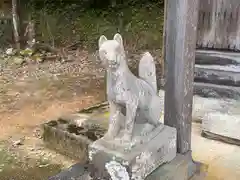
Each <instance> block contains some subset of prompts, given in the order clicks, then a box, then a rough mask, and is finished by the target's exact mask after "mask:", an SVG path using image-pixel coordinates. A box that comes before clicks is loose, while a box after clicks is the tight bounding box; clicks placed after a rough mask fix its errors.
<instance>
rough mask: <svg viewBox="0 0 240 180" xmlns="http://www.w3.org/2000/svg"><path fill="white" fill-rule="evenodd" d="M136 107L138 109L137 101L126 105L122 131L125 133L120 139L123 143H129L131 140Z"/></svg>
mask: <svg viewBox="0 0 240 180" xmlns="http://www.w3.org/2000/svg"><path fill="white" fill-rule="evenodd" d="M137 107H138V101H137V100H135V101H132V102H128V103H127V104H126V119H125V129H124V130H125V131H124V134H123V138H122V139H123V141H126V142H129V141H131V140H132V135H133V128H134V124H135V118H136V111H137Z"/></svg>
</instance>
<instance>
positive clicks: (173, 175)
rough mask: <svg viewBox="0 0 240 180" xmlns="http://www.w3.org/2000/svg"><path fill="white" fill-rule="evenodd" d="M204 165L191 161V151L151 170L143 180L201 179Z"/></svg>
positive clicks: (204, 168)
mask: <svg viewBox="0 0 240 180" xmlns="http://www.w3.org/2000/svg"><path fill="white" fill-rule="evenodd" d="M206 173H207V170H206V166H204V165H203V164H200V163H196V162H193V160H192V156H191V152H188V153H186V154H184V155H182V154H177V156H176V157H175V158H174V159H173V160H172V161H171V162H169V163H167V164H164V165H162V166H160V167H159V168H157V169H156V170H155V171H154V172H152V173H151V174H150V175H149V176H147V178H146V179H145V180H203V179H204V177H205V176H206Z"/></svg>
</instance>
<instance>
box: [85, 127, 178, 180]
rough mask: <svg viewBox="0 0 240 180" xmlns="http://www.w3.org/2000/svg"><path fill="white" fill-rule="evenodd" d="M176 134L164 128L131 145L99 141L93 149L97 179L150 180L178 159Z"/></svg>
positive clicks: (169, 128)
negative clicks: (162, 166)
mask: <svg viewBox="0 0 240 180" xmlns="http://www.w3.org/2000/svg"><path fill="white" fill-rule="evenodd" d="M176 134H177V132H176V129H175V128H172V127H169V126H164V125H162V126H160V127H158V128H155V129H154V130H153V131H152V132H151V133H150V134H148V135H147V136H145V137H139V139H138V140H136V139H134V138H133V141H132V143H131V144H124V143H119V142H118V139H114V140H112V141H111V140H105V139H104V138H102V139H100V140H97V141H95V142H94V143H93V144H91V145H90V146H89V159H90V161H91V163H92V164H93V166H94V167H95V169H94V176H95V177H99V178H100V179H112V180H117V179H121V178H123V179H124V180H128V179H129V180H130V179H134V180H136V179H137V180H138V179H141V180H142V179H144V178H146V176H148V175H149V174H150V173H151V172H153V171H154V170H155V169H157V168H158V167H159V166H161V165H162V164H164V163H168V162H170V161H171V160H173V159H174V158H175V157H176ZM119 140H120V139H119ZM134 142H135V143H134Z"/></svg>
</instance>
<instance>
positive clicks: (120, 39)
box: [113, 33, 123, 47]
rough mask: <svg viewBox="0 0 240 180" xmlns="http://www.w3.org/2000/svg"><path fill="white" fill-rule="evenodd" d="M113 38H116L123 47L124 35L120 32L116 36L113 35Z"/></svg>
mask: <svg viewBox="0 0 240 180" xmlns="http://www.w3.org/2000/svg"><path fill="white" fill-rule="evenodd" d="M113 39H114V40H115V41H117V42H118V43H119V44H120V45H121V46H122V47H123V40H122V36H121V35H120V34H119V33H117V34H115V35H114V37H113Z"/></svg>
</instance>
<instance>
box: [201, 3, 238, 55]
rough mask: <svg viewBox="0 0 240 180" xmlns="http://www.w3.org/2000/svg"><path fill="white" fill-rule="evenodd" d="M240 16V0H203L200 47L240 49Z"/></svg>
mask: <svg viewBox="0 0 240 180" xmlns="http://www.w3.org/2000/svg"><path fill="white" fill-rule="evenodd" d="M239 16H240V1H239V0H201V1H200V4H199V22H198V35H197V36H198V37H197V39H198V41H197V45H198V48H212V49H222V50H234V51H240V25H239V24H240V18H239Z"/></svg>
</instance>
